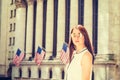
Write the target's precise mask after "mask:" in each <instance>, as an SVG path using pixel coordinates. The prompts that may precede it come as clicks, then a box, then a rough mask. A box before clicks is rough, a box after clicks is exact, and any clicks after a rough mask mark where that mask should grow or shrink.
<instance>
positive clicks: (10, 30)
mask: <svg viewBox="0 0 120 80" xmlns="http://www.w3.org/2000/svg"><path fill="white" fill-rule="evenodd" d="M9 32H12V24H10V29H9Z"/></svg>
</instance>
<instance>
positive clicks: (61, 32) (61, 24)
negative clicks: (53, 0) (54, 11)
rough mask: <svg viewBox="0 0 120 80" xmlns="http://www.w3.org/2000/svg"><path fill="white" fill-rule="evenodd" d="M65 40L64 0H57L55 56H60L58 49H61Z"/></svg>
mask: <svg viewBox="0 0 120 80" xmlns="http://www.w3.org/2000/svg"><path fill="white" fill-rule="evenodd" d="M64 40H65V0H58V28H57V56H56V58H59V57H60V50H61V49H62V45H63V42H64Z"/></svg>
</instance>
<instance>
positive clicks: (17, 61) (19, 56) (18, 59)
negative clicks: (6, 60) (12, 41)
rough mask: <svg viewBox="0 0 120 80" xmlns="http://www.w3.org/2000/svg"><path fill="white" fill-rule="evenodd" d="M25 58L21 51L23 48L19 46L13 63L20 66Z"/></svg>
mask: <svg viewBox="0 0 120 80" xmlns="http://www.w3.org/2000/svg"><path fill="white" fill-rule="evenodd" d="M23 58H24V53H21V50H20V49H19V48H18V50H17V52H16V54H15V56H14V57H13V63H14V64H15V65H16V66H19V65H20V63H21V61H22V60H23Z"/></svg>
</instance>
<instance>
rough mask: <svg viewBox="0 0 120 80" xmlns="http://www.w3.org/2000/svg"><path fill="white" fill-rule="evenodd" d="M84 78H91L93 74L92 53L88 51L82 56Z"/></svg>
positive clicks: (88, 79)
mask: <svg viewBox="0 0 120 80" xmlns="http://www.w3.org/2000/svg"><path fill="white" fill-rule="evenodd" d="M81 65H82V80H90V78H91V77H90V76H91V74H92V55H91V54H90V53H89V52H86V53H85V54H84V55H83V57H82V64H81Z"/></svg>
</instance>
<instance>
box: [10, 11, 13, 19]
mask: <svg viewBox="0 0 120 80" xmlns="http://www.w3.org/2000/svg"><path fill="white" fill-rule="evenodd" d="M12 14H13V10H11V13H10V18H12V17H13V16H12Z"/></svg>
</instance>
